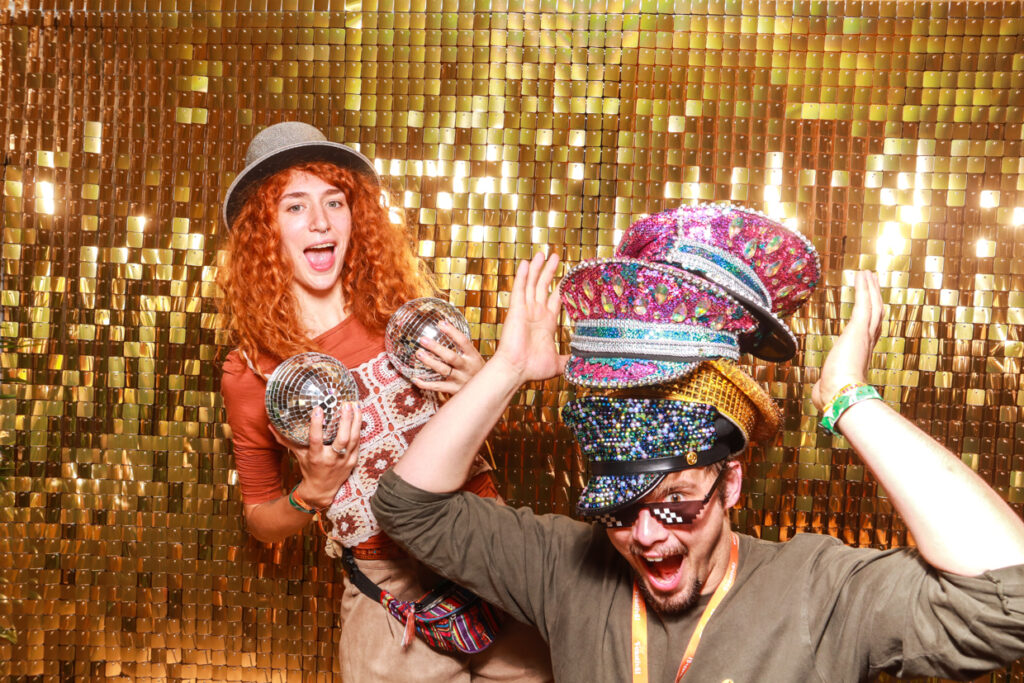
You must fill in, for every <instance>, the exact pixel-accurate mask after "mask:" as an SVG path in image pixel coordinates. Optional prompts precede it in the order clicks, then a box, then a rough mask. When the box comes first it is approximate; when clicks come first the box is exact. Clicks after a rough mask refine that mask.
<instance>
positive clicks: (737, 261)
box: [615, 204, 821, 361]
mask: <svg viewBox="0 0 1024 683" xmlns="http://www.w3.org/2000/svg"><path fill="white" fill-rule="evenodd" d="M615 255H616V256H623V257H631V258H641V259H649V260H651V261H657V262H660V263H669V264H672V265H676V266H678V267H680V268H685V269H686V270H690V271H693V272H695V273H699V274H701V275H702V276H704V277H706V278H708V279H709V280H711V281H713V282H716V283H717V284H719V285H721V286H722V287H724V288H725V289H726V290H727V291H728V292H729V294H731V295H732V296H733V297H735V298H736V299H738V300H739V301H740V302H741V303H742V304H743V305H744V306H746V307H747V309H748V310H749V311H750V312H751V313H753V314H754V316H755V317H756V318H757V320H758V326H757V328H756V329H755V330H754V331H752V332H750V333H748V334H744V335H742V336H741V337H740V350H741V351H749V352H750V353H752V354H753V355H755V356H757V357H758V358H763V359H764V360H770V361H786V360H789V359H790V358H792V357H793V355H794V354H795V353H796V338H795V337H794V336H793V333H792V332H791V331H790V329H789V327H787V326H786V324H785V323H784V322H782V320H781V318H783V317H785V316H787V315H789V314H791V313H793V311H795V310H796V309H797V308H799V307H800V306H801V304H803V303H804V302H805V301H806V300H807V299H808V298H809V297H810V296H811V293H812V292H813V291H814V288H815V287H816V286H817V284H818V280H819V278H820V277H821V261H820V260H819V258H818V252H817V250H816V249H815V248H814V246H813V245H812V244H811V243H810V241H809V240H808V239H807V238H806V237H804V236H803V235H801V234H800V233H798V232H795V231H793V230H790V229H788V228H787V227H786V226H784V225H782V224H781V223H779V222H778V221H775V220H773V219H771V218H769V217H768V216H765V215H764V214H761V213H758V212H756V211H753V210H751V209H745V208H743V207H739V206H732V205H729V204H713V205H712V204H701V205H697V206H682V207H679V208H678V209H674V210H672V211H664V212H662V213H658V214H654V215H651V216H647V217H645V218H642V219H640V220H638V221H636V222H635V223H633V225H631V226H630V227H629V229H628V230H627V231H626V232H625V234H624V235H623V236H622V241H621V242H620V243H619V246H618V248H617V249H616V250H615Z"/></svg>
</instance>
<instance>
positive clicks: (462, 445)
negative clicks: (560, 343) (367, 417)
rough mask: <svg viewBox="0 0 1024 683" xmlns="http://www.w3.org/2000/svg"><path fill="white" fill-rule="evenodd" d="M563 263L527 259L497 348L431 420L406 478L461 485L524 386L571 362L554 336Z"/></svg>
mask: <svg viewBox="0 0 1024 683" xmlns="http://www.w3.org/2000/svg"><path fill="white" fill-rule="evenodd" d="M557 267H558V256H557V255H552V256H551V257H550V258H548V259H545V258H544V255H543V254H537V255H536V256H534V257H533V260H532V261H530V262H529V263H526V262H525V261H524V262H522V263H520V264H519V268H518V269H517V271H516V278H515V281H514V283H513V285H512V296H511V300H510V302H509V309H508V315H507V316H505V323H504V327H503V330H502V335H501V342H500V344H499V345H498V349H497V351H495V354H494V356H493V357H492V358H491V360H489V361H488V362H487V363H486V364H485V365H484V367H483V368H482V369H481V370H480V371H479V372H478V373H477V374H476V375H475V376H474V377H473V378H472V379H471V380H470V381H469V382H468V383H467V384H466V385H465V386H464V387H463V388H462V390H461V391H459V392H458V393H457V394H455V395H454V396H452V398H451V399H450V400H449V401H448V402H447V403H445V404H444V405H443V406H442V407H441V409H440V410H438V411H437V414H436V415H434V416H433V417H432V418H431V419H430V421H429V422H427V424H426V425H425V426H424V427H423V429H422V430H421V431H420V432H419V434H417V435H416V438H415V439H414V440H413V443H412V445H411V446H410V447H409V449H408V450H407V451H406V452H405V455H403V456H402V458H401V459H400V460H399V461H398V464H396V465H395V467H394V471H395V473H396V474H398V475H399V476H400V477H401V478H402V479H404V480H405V481H406V482H408V483H409V484H412V485H413V486H415V487H416V488H419V489H423V490H424V491H431V492H434V493H448V492H451V491H456V490H457V489H458V488H459V487H460V486H462V484H463V482H464V481H465V480H466V477H467V476H468V474H469V468H470V466H471V465H472V463H473V455H474V454H475V453H477V451H478V450H479V448H480V445H481V444H482V443H483V441H484V439H485V438H486V436H487V435H488V434H489V433H490V431H491V428H492V427H494V424H495V423H496V422H497V421H498V418H500V417H501V414H502V412H504V410H505V407H506V406H507V405H508V403H509V401H511V400H512V396H513V395H515V392H516V391H517V390H518V389H519V387H520V385H521V384H522V383H523V382H528V381H531V380H543V379H549V378H551V377H554V376H555V375H557V374H558V373H560V372H561V370H562V367H563V366H564V365H565V360H564V359H563V358H561V357H560V356H559V355H558V350H557V348H556V347H555V341H554V334H555V328H556V327H557V325H558V310H559V307H560V301H559V299H558V293H557V292H549V289H550V287H551V280H552V279H553V278H554V275H555V270H556V268H557Z"/></svg>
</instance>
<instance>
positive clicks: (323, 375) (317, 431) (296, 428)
mask: <svg viewBox="0 0 1024 683" xmlns="http://www.w3.org/2000/svg"><path fill="white" fill-rule="evenodd" d="M358 401H359V390H358V389H357V388H356V382H355V380H354V379H353V378H352V374H351V373H350V372H349V371H348V369H347V368H346V367H345V366H344V365H343V364H342V363H341V362H340V361H339V360H338V359H337V358H334V357H332V356H328V355H325V354H322V353H317V352H307V353H300V354H297V355H295V356H292V357H291V358H288V359H286V360H285V361H284V362H282V363H281V364H280V365H278V366H277V368H275V369H274V372H273V374H271V375H270V377H269V378H268V379H267V391H266V394H265V396H264V403H265V405H266V408H267V417H268V418H269V420H270V425H271V431H272V433H273V434H274V438H275V439H277V442H278V443H280V444H281V445H282V446H284V447H285V448H287V449H288V450H290V451H291V452H292V453H294V454H295V460H296V462H298V465H299V470H300V471H301V472H302V481H301V482H299V485H298V488H297V489H295V493H296V495H298V496H299V497H300V498H301V499H302V500H304V501H306V503H307V504H309V505H313V506H314V507H317V508H320V507H327V506H328V505H330V504H331V503H332V502H333V501H334V494H336V493H337V492H338V489H339V488H341V485H342V484H344V483H345V480H346V479H348V476H349V474H351V473H352V469H353V468H354V467H355V465H356V456H357V454H358V451H359V428H360V427H361V426H362V415H361V414H360V412H359V403H358Z"/></svg>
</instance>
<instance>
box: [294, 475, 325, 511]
mask: <svg viewBox="0 0 1024 683" xmlns="http://www.w3.org/2000/svg"><path fill="white" fill-rule="evenodd" d="M301 483H302V481H301V480H300V481H299V484H301ZM299 484H296V485H295V486H294V487H292V490H291V491H289V492H288V502H289V503H290V504H291V506H292V507H293V508H295V509H296V510H298V511H299V512H305V513H306V514H307V515H315V514H316V513H317V512H318V510H317V509H316V508H313V507H306V506H305V505H303V504H302V503H305V502H306V501H304V500H302V499H301V498H300V499H299V500H295V489H297V488H299Z"/></svg>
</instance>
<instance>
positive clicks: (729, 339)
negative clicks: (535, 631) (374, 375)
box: [372, 207, 1024, 683]
mask: <svg viewBox="0 0 1024 683" xmlns="http://www.w3.org/2000/svg"><path fill="white" fill-rule="evenodd" d="M698 210H700V211H705V210H706V207H698V209H693V210H692V213H691V210H690V209H687V210H680V211H679V212H667V213H671V214H673V215H671V216H663V215H659V217H657V218H658V220H659V221H660V222H661V224H660V225H655V226H653V227H651V229H650V230H649V231H647V232H643V231H640V230H637V231H631V233H630V234H628V235H627V236H626V237H625V238H624V239H623V243H622V246H620V251H619V253H618V254H617V256H616V258H614V259H608V260H605V261H600V262H594V263H588V264H581V265H580V266H578V267H577V268H575V269H572V270H571V271H570V272H569V273H568V275H567V276H566V278H565V280H564V281H563V283H562V286H561V294H562V298H563V300H564V301H565V303H566V306H567V308H568V310H569V313H570V315H571V316H572V317H573V318H574V320H575V322H576V330H575V332H574V336H573V342H572V358H570V360H569V364H568V366H567V367H566V368H565V372H566V376H567V377H568V378H569V379H570V381H574V382H575V383H577V384H580V385H585V386H592V387H596V388H598V389H600V391H597V390H595V391H594V392H593V393H591V394H590V395H587V396H583V397H581V398H578V399H576V400H574V401H573V402H570V404H569V405H567V406H566V409H565V410H564V411H563V418H564V419H565V420H566V422H567V423H568V424H569V425H570V426H571V427H572V428H573V429H574V432H575V434H576V437H577V439H578V440H579V442H580V446H581V449H582V451H583V453H584V455H585V456H586V457H587V458H588V460H589V462H590V467H591V479H590V481H589V482H588V484H587V487H586V488H585V490H584V492H583V495H582V496H581V499H580V502H579V505H578V509H579V512H580V513H581V514H582V515H583V516H585V517H588V518H590V519H592V520H594V522H596V523H593V524H585V523H582V522H577V521H573V520H570V519H568V518H566V517H562V516H557V515H547V516H536V515H534V514H533V513H531V512H530V511H528V510H525V509H522V510H511V509H508V508H504V509H503V508H500V507H498V506H495V505H493V504H491V503H489V502H487V501H484V500H481V499H478V498H476V497H473V496H471V495H466V494H464V493H455V491H456V489H457V488H458V486H459V483H460V481H461V479H460V477H461V476H462V475H463V474H464V473H465V470H466V468H468V467H469V463H470V462H471V455H472V454H473V453H475V452H476V449H477V448H478V446H479V444H480V443H481V441H482V440H483V438H484V437H485V436H486V434H487V432H488V431H489V430H490V428H491V427H492V426H493V424H494V423H495V422H496V421H497V419H498V418H499V417H500V415H501V413H502V412H503V410H504V408H505V407H506V405H507V404H508V402H509V400H511V398H512V396H513V395H514V393H515V392H516V391H517V390H518V388H519V387H520V385H521V384H522V383H523V382H525V381H531V380H540V379H547V378H549V377H553V376H554V375H556V374H557V373H558V372H559V371H560V370H561V369H562V368H563V365H564V360H563V359H561V358H560V357H559V356H558V354H557V351H556V348H555V345H554V343H553V334H554V331H555V329H556V325H557V317H558V311H559V308H560V302H559V298H558V296H557V295H555V294H549V293H548V290H549V286H550V284H551V281H552V280H553V276H554V272H555V269H556V267H557V258H554V257H553V258H551V259H548V260H547V261H546V262H545V259H543V258H542V257H539V256H538V257H535V258H534V260H533V261H532V262H531V263H530V264H529V265H527V264H521V266H520V269H519V271H518V272H517V275H516V280H515V284H514V286H513V292H512V298H511V304H510V307H509V312H508V316H507V318H506V321H505V325H504V330H503V334H502V339H501V343H500V345H499V347H498V350H497V352H496V353H495V355H494V357H493V358H492V359H491V360H490V361H489V362H488V363H487V364H486V365H485V366H484V368H483V370H481V371H480V373H479V374H478V375H477V376H476V377H475V378H474V379H473V380H471V382H470V383H468V384H467V385H466V387H465V388H464V389H463V390H462V392H460V393H459V394H457V395H456V396H455V397H454V398H453V399H452V400H451V401H449V402H448V403H447V404H446V405H445V406H444V407H443V408H442V409H441V410H440V411H439V412H438V413H437V415H436V416H435V417H434V418H433V419H432V420H431V422H429V423H428V424H427V425H426V426H425V427H424V429H423V430H422V431H421V432H420V434H419V435H418V436H417V438H416V440H415V441H414V443H413V445H412V447H411V448H410V450H409V451H408V452H407V453H406V455H405V457H404V458H403V460H402V461H401V462H400V463H399V464H398V465H397V466H396V467H395V469H394V470H393V472H390V473H388V474H386V475H385V476H384V477H383V478H382V479H381V484H380V487H379V489H378V492H377V494H376V496H375V498H374V499H373V501H372V505H373V510H374V512H375V514H376V516H377V518H378V520H379V521H380V523H381V525H382V526H383V527H384V528H385V529H386V530H387V532H388V533H389V534H390V535H391V536H392V538H395V539H396V540H397V541H398V542H400V543H402V544H403V545H405V546H406V547H407V548H408V549H409V551H410V552H411V553H412V554H414V555H415V556H417V557H419V558H420V559H422V560H423V561H424V562H425V563H426V564H428V565H429V566H432V567H434V568H435V569H437V570H438V571H440V572H441V573H443V574H446V575H449V576H451V577H452V578H454V579H456V580H457V581H459V582H460V583H463V584H465V585H467V586H469V587H470V588H472V589H473V590H474V591H476V592H477V593H479V594H480V595H482V596H484V597H485V598H487V599H488V600H491V601H493V602H494V603H496V604H498V605H500V606H502V607H503V608H504V609H506V610H507V611H508V612H509V613H511V614H513V615H514V616H516V617H517V618H519V619H521V620H524V621H527V622H529V623H532V624H535V625H536V626H537V627H538V628H539V630H540V631H541V634H542V635H543V636H544V637H545V639H546V640H547V641H548V642H549V644H550V646H551V650H552V659H553V662H554V667H555V674H556V678H557V680H559V681H587V682H588V683H592V682H594V681H629V680H633V681H648V680H649V681H672V680H674V681H678V680H680V679H681V678H683V677H684V676H685V677H687V679H688V680H692V681H723V680H732V681H805V680H823V681H848V680H862V679H868V678H871V677H873V676H874V675H877V674H878V673H880V672H883V671H885V672H889V673H892V674H896V675H900V676H929V675H934V676H942V677H958V678H963V677H971V676H975V675H977V674H979V673H981V672H983V671H986V670H990V669H992V668H995V667H998V666H1001V665H1005V664H1007V663H1009V662H1011V661H1013V660H1015V659H1016V658H1018V657H1020V656H1022V655H1024V567H1022V566H1021V565H1022V563H1024V523H1022V522H1021V520H1020V519H1018V518H1017V517H1016V515H1015V514H1014V513H1013V511H1012V510H1011V509H1010V508H1009V507H1008V506H1007V505H1006V504H1005V503H1004V502H1003V501H1002V500H1001V499H1000V498H999V496H998V494H996V493H995V492H994V491H992V490H991V489H990V488H989V487H988V486H987V485H985V483H984V482H983V481H982V480H981V479H980V478H978V477H977V475H975V474H974V473H973V472H972V471H971V470H970V469H969V468H967V467H966V466H964V465H963V463H961V462H960V460H959V459H958V458H956V457H955V456H954V455H952V454H951V453H949V452H948V451H946V450H945V449H944V448H942V447H941V446H940V445H939V444H937V443H935V442H934V441H932V440H931V439H929V438H928V437H927V436H926V435H924V434H923V433H921V432H920V431H919V430H917V428H916V427H914V426H913V425H912V424H911V423H910V422H908V421H906V420H904V419H903V418H902V417H900V416H899V415H898V414H897V413H896V412H895V411H893V410H891V409H890V408H889V407H888V406H886V404H885V403H883V402H882V401H880V400H878V398H877V393H876V392H873V390H872V389H870V387H867V386H866V384H865V382H864V378H865V374H866V368H867V365H868V360H869V358H870V353H871V349H872V348H873V346H874V343H875V341H877V338H878V334H879V330H880V326H881V317H882V303H881V295H880V293H879V290H878V285H877V281H876V280H875V279H874V278H873V277H872V276H870V275H868V274H866V273H861V274H858V276H857V289H856V293H857V295H856V302H855V305H854V311H853V316H852V318H851V320H850V322H849V323H848V325H847V326H846V329H845V330H844V331H843V334H842V335H841V336H840V337H839V339H838V340H837V341H836V344H835V345H834V347H833V350H832V352H831V353H830V355H829V358H828V360H827V361H826V363H825V365H824V367H823V369H822V374H821V378H820V380H819V381H818V383H817V384H816V385H815V387H814V402H815V404H816V406H817V407H818V408H819V410H822V412H823V414H824V416H825V419H824V423H825V425H826V427H828V428H829V429H832V430H836V431H838V432H841V433H842V434H843V435H844V436H846V437H847V438H848V439H849V440H850V443H851V444H852V445H853V446H854V448H855V449H856V450H857V452H858V453H859V455H860V456H861V458H862V459H863V460H864V462H865V463H866V464H867V465H868V466H869V467H870V468H871V470H872V472H873V473H874V474H875V476H876V477H877V478H878V480H879V482H880V484H881V485H882V486H884V487H885V489H886V491H887V492H888V493H889V495H890V500H891V501H892V503H893V505H894V507H895V508H896V509H897V511H899V512H900V514H901V515H903V517H904V519H905V521H906V523H907V526H908V528H909V529H910V531H911V532H912V533H913V535H914V538H915V539H916V540H917V543H918V547H919V551H914V550H895V551H877V550H872V549H855V548H848V547H845V546H843V545H842V544H841V543H840V542H839V541H837V540H836V539H833V538H831V537H827V536H818V535H812V534H804V535H798V536H797V537H796V538H794V539H792V540H790V541H788V542H786V543H771V542H766V541H760V540H758V539H755V538H752V537H749V536H745V535H742V534H737V533H735V532H733V531H732V530H731V528H730V524H729V516H728V509H729V508H730V507H732V506H733V505H735V504H736V502H737V501H738V499H739V496H740V487H741V481H742V471H741V466H740V463H739V461H738V459H737V457H736V456H738V455H739V454H741V453H742V451H743V450H744V448H745V447H746V445H747V443H748V442H749V441H750V440H756V439H764V438H770V437H771V435H772V434H773V433H774V431H775V429H776V428H777V425H778V415H777V414H776V412H775V410H774V406H773V404H772V402H771V401H770V399H768V398H767V397H766V396H765V395H764V394H763V391H762V390H761V389H760V388H759V387H758V386H757V385H756V383H754V382H753V381H752V380H750V378H749V377H746V376H745V375H744V374H743V373H742V372H741V371H740V370H739V368H738V367H737V366H736V365H735V364H734V363H733V362H732V361H731V358H732V357H735V355H737V350H748V351H751V352H754V353H758V354H761V355H762V356H769V357H773V358H776V359H783V358H785V357H786V356H787V354H790V355H791V353H792V350H793V348H794V345H793V344H790V343H789V341H790V339H791V335H789V334H787V332H786V330H785V329H784V324H782V323H781V321H780V320H779V316H780V312H781V314H783V315H784V314H785V311H786V307H787V306H789V305H791V304H792V303H793V301H794V300H795V299H794V298H792V297H800V296H803V297H804V298H806V296H807V295H808V294H809V290H810V289H811V288H813V285H814V283H815V282H816V280H817V277H818V272H817V271H816V270H814V269H817V261H816V259H813V258H811V259H807V258H806V256H807V254H806V253H802V252H807V249H805V248H802V247H800V246H799V245H798V244H797V242H794V241H793V240H791V239H788V238H787V236H785V235H782V239H780V240H776V239H775V238H776V237H779V236H780V235H779V234H778V232H777V231H776V232H775V234H772V233H773V230H767V231H765V228H764V225H761V224H762V223H763V217H758V216H757V215H756V214H753V213H752V212H745V211H739V210H735V209H733V208H718V209H714V210H707V215H705V216H699V215H696V212H697V211H698ZM736 214H740V215H736ZM722 216H724V218H725V220H724V222H723V221H719V219H720V218H721V217H722ZM641 227H643V226H641ZM793 239H797V238H796V237H794V238H793ZM797 241H800V240H798V239H797ZM787 242H788V244H787ZM806 246H808V245H806V244H805V247H806ZM780 252H782V255H784V256H785V257H784V258H780V257H779V256H780ZM808 268H811V269H812V271H813V272H812V271H808V270H806V269H808ZM740 287H743V288H745V289H746V290H747V291H745V292H743V293H741V294H739V295H737V292H738V290H739V288H740ZM734 290H736V291H734ZM804 290H806V291H804ZM737 304H739V305H737ZM581 322H582V323H583V324H582V325H581Z"/></svg>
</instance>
